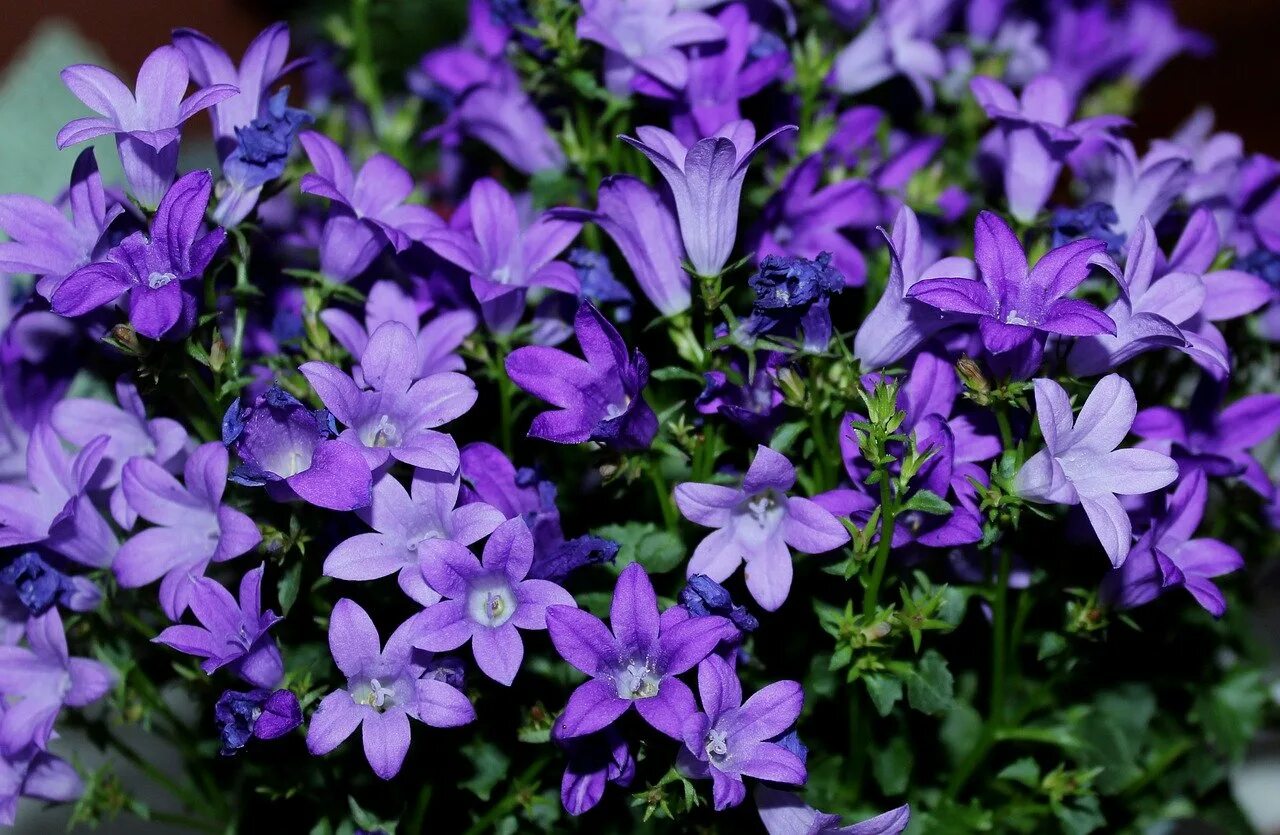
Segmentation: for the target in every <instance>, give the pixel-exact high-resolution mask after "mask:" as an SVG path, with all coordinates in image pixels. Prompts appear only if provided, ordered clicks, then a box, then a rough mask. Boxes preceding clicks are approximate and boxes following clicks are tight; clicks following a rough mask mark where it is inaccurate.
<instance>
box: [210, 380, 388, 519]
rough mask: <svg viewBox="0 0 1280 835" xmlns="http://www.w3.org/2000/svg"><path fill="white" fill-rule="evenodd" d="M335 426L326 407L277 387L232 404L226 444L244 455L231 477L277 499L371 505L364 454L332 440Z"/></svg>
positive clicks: (224, 430)
mask: <svg viewBox="0 0 1280 835" xmlns="http://www.w3.org/2000/svg"><path fill="white" fill-rule="evenodd" d="M336 434H337V430H336V429H335V427H334V424H333V416H332V415H330V414H329V412H328V411H327V410H326V409H316V410H315V411H312V410H311V409H308V408H307V407H306V406H305V405H303V404H302V402H301V401H299V400H298V398H296V397H294V396H293V395H292V394H289V393H288V392H287V391H285V390H284V389H281V388H280V387H279V386H272V387H271V388H269V389H267V391H265V392H264V393H262V394H260V395H258V396H257V398H255V399H254V401H253V403H252V404H250V405H248V406H243V405H241V404H240V403H238V402H237V403H232V404H231V408H229V409H228V410H227V413H226V415H225V416H224V417H223V419H222V442H223V443H224V444H225V445H226V446H227V448H228V449H229V450H232V451H234V452H235V454H236V455H237V456H238V457H239V458H240V464H239V465H238V466H237V467H236V468H235V470H233V471H232V472H231V480H232V481H234V482H235V483H236V484H241V485H244V486H245V487H262V486H264V485H265V486H266V488H267V494H268V495H270V496H271V497H272V498H273V499H276V500H277V501H287V500H289V499H294V498H300V499H302V500H303V501H305V502H308V503H310V504H313V505H316V506H317V507H325V508H328V509H330V510H354V509H355V508H357V507H364V506H365V505H367V504H369V489H370V485H371V484H372V483H373V475H372V473H371V472H370V470H369V465H368V464H367V463H365V460H364V456H363V455H361V454H360V451H359V450H356V449H353V448H352V447H351V445H350V444H348V443H345V442H343V441H338V440H333V436H334V435H336Z"/></svg>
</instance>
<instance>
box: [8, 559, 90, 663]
mask: <svg viewBox="0 0 1280 835" xmlns="http://www.w3.org/2000/svg"><path fill="white" fill-rule="evenodd" d="M101 602H102V591H101V590H100V589H99V588H98V587H97V586H95V585H94V584H93V581H92V580H90V579H89V578H87V577H72V576H69V575H67V574H63V573H62V572H61V571H59V570H58V569H56V568H54V567H53V566H51V565H49V563H47V562H45V561H44V559H43V558H42V557H41V556H40V554H39V552H37V551H26V552H24V553H21V554H18V555H17V556H15V557H13V558H12V559H11V560H10V561H9V562H8V564H7V565H5V566H4V567H3V568H0V612H3V613H4V614H0V621H2V620H6V619H9V616H11V615H17V616H18V617H20V619H21V622H23V623H25V621H26V619H27V617H28V616H30V617H39V616H40V615H43V614H44V613H45V612H47V611H49V610H50V609H51V608H53V606H54V605H55V604H56V605H59V606H62V607H63V608H65V609H70V610H71V611H73V612H88V611H92V610H93V609H96V608H97V607H98V604H99V603H101ZM15 603H16V604H17V605H16V606H14V605H13V604H15ZM0 643H11V642H8V641H0Z"/></svg>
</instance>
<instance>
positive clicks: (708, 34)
mask: <svg viewBox="0 0 1280 835" xmlns="http://www.w3.org/2000/svg"><path fill="white" fill-rule="evenodd" d="M582 6H583V13H582V16H581V17H580V18H578V37H579V38H581V39H582V40H584V41H593V42H595V43H598V44H600V45H601V46H602V47H604V50H605V56H604V79H605V86H606V87H608V88H609V92H611V93H613V94H614V95H615V96H626V95H628V94H629V92H630V90H631V85H632V82H633V81H634V80H635V78H636V74H637V73H645V74H647V75H650V76H652V77H653V78H654V79H656V80H657V81H659V82H661V83H662V84H665V85H667V86H668V87H671V88H673V89H676V90H680V89H683V88H684V86H685V84H687V83H688V81H689V61H688V58H687V56H686V55H685V53H683V52H681V51H680V47H682V46H689V45H690V44H696V43H706V42H707V41H720V40H723V39H724V30H723V29H722V28H721V26H720V24H719V23H717V22H716V20H715V18H712V17H710V16H708V15H706V14H703V13H702V12H695V11H679V10H677V9H676V0H585V2H584V3H583V4H582Z"/></svg>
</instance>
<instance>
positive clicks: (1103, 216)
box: [1049, 203, 1124, 253]
mask: <svg viewBox="0 0 1280 835" xmlns="http://www.w3.org/2000/svg"><path fill="white" fill-rule="evenodd" d="M1119 220H1120V218H1119V216H1118V215H1116V210H1115V209H1113V208H1112V207H1111V206H1109V205H1108V204H1106V203H1089V204H1088V205H1086V206H1081V207H1080V208H1078V209H1057V210H1055V211H1054V213H1053V216H1052V217H1051V218H1050V219H1049V228H1050V229H1052V230H1053V246H1054V248H1055V249H1056V248H1057V247H1060V246H1063V245H1065V244H1069V243H1071V242H1072V241H1077V240H1080V239H1081V238H1093V239H1094V240H1098V241H1102V242H1103V243H1105V244H1106V245H1107V250H1108V251H1110V252H1116V253H1118V252H1120V249H1121V248H1122V247H1123V246H1124V238H1123V237H1122V236H1121V235H1120V234H1119V233H1117V232H1116V231H1114V229H1113V227H1114V226H1115V224H1116V223H1118V222H1119Z"/></svg>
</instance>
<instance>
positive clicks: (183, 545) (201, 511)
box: [112, 441, 262, 621]
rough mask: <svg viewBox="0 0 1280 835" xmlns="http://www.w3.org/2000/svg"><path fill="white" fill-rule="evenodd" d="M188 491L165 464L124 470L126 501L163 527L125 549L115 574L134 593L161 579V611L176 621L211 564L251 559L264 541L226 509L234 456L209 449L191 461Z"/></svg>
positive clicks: (144, 463)
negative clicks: (229, 459)
mask: <svg viewBox="0 0 1280 835" xmlns="http://www.w3.org/2000/svg"><path fill="white" fill-rule="evenodd" d="M183 481H184V483H185V486H183V484H179V483H178V481H177V479H175V478H174V477H173V476H171V475H169V473H168V472H166V471H165V470H164V468H163V467H161V466H160V465H159V464H157V463H155V462H154V461H148V460H147V459H145V458H134V459H133V460H131V461H129V462H128V463H127V464H125V465H124V470H123V474H122V476H121V483H122V484H123V485H124V497H125V500H126V501H128V502H129V506H130V507H132V508H133V509H134V510H135V511H136V512H137V513H138V515H139V516H141V517H142V518H143V519H146V520H147V521H148V522H151V523H153V524H155V525H156V527H154V528H148V529H147V530H145V531H142V532H141V533H138V534H134V536H133V537H132V538H131V539H129V540H128V541H126V542H125V543H124V544H123V545H121V546H120V551H119V552H118V553H117V554H116V558H115V562H114V563H113V565H112V570H113V571H114V572H115V575H116V580H117V581H118V582H119V583H120V585H121V586H123V587H124V588H127V589H134V588H138V587H140V586H145V585H148V584H150V583H154V582H155V581H156V580H159V579H160V578H161V577H163V578H164V579H163V580H162V581H161V583H160V606H161V608H163V609H164V612H165V614H166V615H168V616H169V619H170V620H174V621H176V620H177V619H178V618H180V617H182V613H183V612H184V611H186V609H187V606H188V605H189V604H190V602H191V597H192V594H193V593H194V591H195V584H194V583H192V582H191V580H193V579H196V578H199V577H202V576H204V571H205V568H206V567H207V566H208V565H209V563H210V562H223V561H225V560H229V559H233V558H234V557H238V556H240V555H241V554H245V553H248V552H249V551H251V550H253V549H254V548H255V547H257V545H258V543H259V542H261V541H262V535H261V534H260V533H258V528H257V526H256V525H255V524H254V523H253V520H252V519H250V518H249V517H248V516H246V515H245V514H243V513H241V512H240V511H238V510H236V509H235V508H233V507H229V506H228V505H224V504H222V493H223V491H224V490H225V489H226V486H227V450H226V448H225V447H223V445H222V444H220V443H218V442H217V441H212V442H210V443H207V444H202V445H201V446H199V447H196V449H195V451H194V452H192V453H191V455H190V457H188V458H187V463H186V466H185V467H184V468H183Z"/></svg>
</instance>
